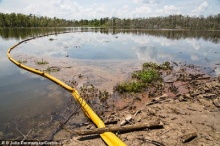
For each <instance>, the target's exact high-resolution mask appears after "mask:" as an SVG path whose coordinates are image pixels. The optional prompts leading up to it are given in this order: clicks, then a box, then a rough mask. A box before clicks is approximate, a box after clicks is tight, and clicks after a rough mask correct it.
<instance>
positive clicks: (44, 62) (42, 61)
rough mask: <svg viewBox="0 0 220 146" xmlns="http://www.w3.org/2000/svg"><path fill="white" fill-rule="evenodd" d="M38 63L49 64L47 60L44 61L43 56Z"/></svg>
mask: <svg viewBox="0 0 220 146" xmlns="http://www.w3.org/2000/svg"><path fill="white" fill-rule="evenodd" d="M37 64H38V65H45V64H49V63H48V62H47V61H44V60H43V58H42V60H41V61H37Z"/></svg>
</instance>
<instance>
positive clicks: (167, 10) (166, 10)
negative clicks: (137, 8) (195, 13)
mask: <svg viewBox="0 0 220 146" xmlns="http://www.w3.org/2000/svg"><path fill="white" fill-rule="evenodd" d="M177 10H178V8H177V7H175V6H173V5H165V6H164V7H163V8H162V9H157V10H156V12H158V13H161V14H164V13H166V14H173V13H175V11H177Z"/></svg>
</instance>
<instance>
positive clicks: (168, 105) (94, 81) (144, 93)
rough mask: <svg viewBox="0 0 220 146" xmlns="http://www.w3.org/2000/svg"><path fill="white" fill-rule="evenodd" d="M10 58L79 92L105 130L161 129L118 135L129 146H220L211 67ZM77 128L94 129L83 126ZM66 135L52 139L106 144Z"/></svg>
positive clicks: (218, 91)
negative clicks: (139, 126) (156, 126)
mask: <svg viewBox="0 0 220 146" xmlns="http://www.w3.org/2000/svg"><path fill="white" fill-rule="evenodd" d="M14 58H15V59H16V60H19V61H20V62H23V63H24V64H26V65H27V66H30V67H33V68H36V69H39V70H44V71H46V72H49V73H50V74H52V75H53V76H54V77H56V78H58V79H60V80H62V81H64V82H65V83H67V84H69V85H70V86H72V87H75V88H76V89H78V90H79V92H80V94H81V96H82V97H83V98H84V99H85V100H86V101H87V102H88V103H89V104H90V105H91V106H92V107H93V109H94V110H95V112H97V114H98V115H99V116H100V117H101V118H102V119H103V121H104V122H105V124H106V125H107V126H116V125H117V126H127V125H135V124H142V123H149V122H152V121H153V122H157V123H158V124H159V125H162V128H159V129H150V128H148V129H141V130H134V131H131V132H127V133H123V132H120V131H118V132H116V134H117V135H118V137H119V138H120V139H121V140H122V141H124V142H125V143H126V144H127V145H148V146H149V145H152V146H153V145H157V146H161V145H189V146H194V145H207V146H209V145H210V146H211V145H220V76H219V75H218V74H217V75H216V74H215V73H214V70H212V69H211V68H209V67H205V66H196V65H192V64H187V63H183V62H172V61H171V62H167V64H166V63H164V64H161V65H158V64H153V63H147V64H145V66H144V65H143V63H144V62H135V63H134V62H129V61H127V62H123V63H118V62H117V61H106V62H105V61H100V62H99V61H94V62H91V61H90V60H85V61H81V60H77V59H71V58H68V57H64V58H59V59H56V58H52V57H48V58H40V57H36V56H26V55H19V54H18V55H16V54H15V55H14ZM207 68H209V70H208V71H207ZM149 69H150V70H151V71H150V72H148V70H149ZM152 69H153V71H152ZM154 71H156V72H154ZM145 73H146V74H145ZM80 129H87V130H93V129H96V127H95V126H94V125H93V124H92V122H87V123H84V124H82V126H81V127H80ZM69 130H76V129H71V127H69ZM65 134H66V133H65V132H64V131H62V130H61V132H60V133H58V134H57V135H56V136H55V138H54V139H55V140H59V141H61V142H62V143H63V144H64V145H105V143H104V142H103V141H102V140H101V138H100V137H99V135H87V136H80V135H76V134H71V138H70V139H69V138H68V139H67V137H65Z"/></svg>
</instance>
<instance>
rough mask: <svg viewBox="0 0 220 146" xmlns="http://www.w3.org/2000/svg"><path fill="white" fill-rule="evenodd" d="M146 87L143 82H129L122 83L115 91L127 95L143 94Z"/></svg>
mask: <svg viewBox="0 0 220 146" xmlns="http://www.w3.org/2000/svg"><path fill="white" fill-rule="evenodd" d="M144 87H145V84H144V83H141V82H128V83H126V82H125V83H121V84H118V85H117V86H116V87H115V90H116V91H118V92H119V93H127V92H134V93H137V92H141V91H142V90H143V89H144Z"/></svg>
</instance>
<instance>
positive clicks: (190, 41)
mask: <svg viewBox="0 0 220 146" xmlns="http://www.w3.org/2000/svg"><path fill="white" fill-rule="evenodd" d="M187 42H188V43H189V44H190V45H192V46H193V48H194V49H195V50H196V51H198V50H199V49H200V48H201V46H200V45H199V43H198V41H197V40H196V39H188V40H187Z"/></svg>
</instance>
